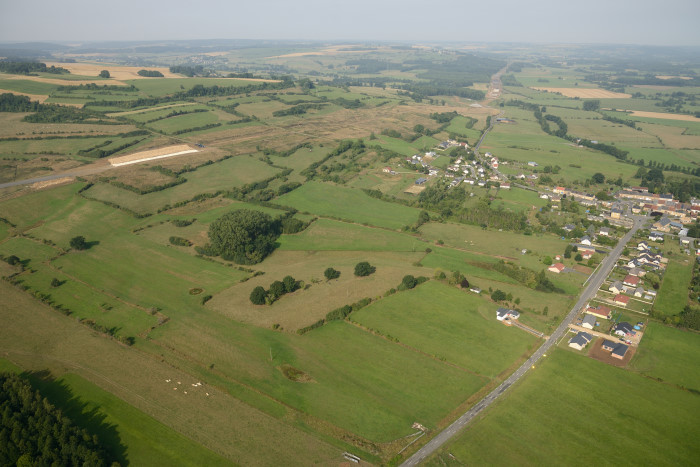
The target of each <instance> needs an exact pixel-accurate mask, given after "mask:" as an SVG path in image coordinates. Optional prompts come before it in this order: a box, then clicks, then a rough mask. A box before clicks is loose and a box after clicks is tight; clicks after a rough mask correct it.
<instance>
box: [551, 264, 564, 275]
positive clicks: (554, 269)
mask: <svg viewBox="0 0 700 467" xmlns="http://www.w3.org/2000/svg"><path fill="white" fill-rule="evenodd" d="M564 268H565V266H564V265H563V264H562V263H554V264H552V265H551V266H550V267H548V268H547V270H548V271H551V272H554V273H556V274H559V273H560V272H562V271H563V270H564Z"/></svg>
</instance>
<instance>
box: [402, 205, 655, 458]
mask: <svg viewBox="0 0 700 467" xmlns="http://www.w3.org/2000/svg"><path fill="white" fill-rule="evenodd" d="M645 220H646V218H645V217H641V216H638V217H635V218H634V227H633V228H632V229H630V231H629V232H627V234H626V235H625V236H624V237H622V239H621V240H620V241H619V242H618V244H617V246H616V247H615V248H614V249H613V250H612V251H611V252H610V254H609V255H608V256H606V257H605V259H603V261H602V262H601V264H600V267H599V268H598V270H597V271H596V272H595V273H594V275H593V276H591V278H590V280H589V281H588V286H587V287H586V288H585V289H584V291H583V293H582V294H581V296H580V297H579V299H578V301H577V302H576V304H575V305H574V307H573V308H572V309H571V311H570V312H569V314H568V315H567V316H566V317H565V318H564V319H563V320H562V322H561V324H560V325H559V327H557V329H556V330H555V331H554V332H553V333H552V335H551V336H550V338H549V339H548V340H546V341H545V342H544V343H543V344H542V345H541V346H540V348H539V349H537V351H536V352H535V353H534V354H533V355H532V356H531V357H530V358H529V359H528V360H527V361H526V362H525V363H523V364H522V366H520V368H518V369H517V370H516V371H515V373H513V374H512V375H510V377H509V378H508V379H507V380H505V381H504V382H503V383H501V384H500V386H498V387H497V388H496V389H494V390H493V391H491V393H489V394H488V395H487V396H486V397H484V398H483V399H482V400H480V401H479V402H478V403H477V404H476V405H475V406H474V407H472V408H471V409H470V410H469V411H467V412H466V413H464V414H463V415H462V416H461V417H459V418H458V419H457V420H456V421H454V422H453V423H452V424H451V425H450V426H448V427H447V428H445V429H444V430H443V431H442V432H440V433H439V434H438V435H437V436H435V437H434V438H433V439H431V440H430V441H429V442H428V443H427V444H426V445H425V446H423V447H422V448H421V449H419V450H418V451H416V453H415V454H413V455H412V456H411V457H409V458H408V459H406V461H405V462H404V463H403V464H401V465H402V467H409V466H415V465H418V464H420V463H421V462H423V461H424V460H425V459H427V458H428V457H429V456H430V455H432V454H433V453H434V452H435V451H437V450H438V449H439V448H440V447H441V446H442V445H444V444H445V443H446V442H448V441H449V440H450V439H451V438H452V437H453V436H455V435H456V434H457V433H459V432H460V431H461V430H462V428H464V427H465V426H466V425H467V424H469V422H471V421H472V420H473V419H474V418H476V416H477V415H479V414H480V413H481V412H482V411H483V410H484V409H485V408H486V407H488V406H489V405H491V404H492V403H493V402H494V401H495V400H496V399H498V398H499V397H500V396H501V395H502V394H503V393H504V392H505V391H506V390H507V389H508V388H509V387H510V386H511V385H512V384H513V383H515V382H516V381H518V380H519V379H520V378H522V377H523V376H524V375H525V373H526V372H527V371H528V370H529V369H531V368H532V367H533V366H534V365H535V363H537V361H538V360H539V359H540V358H542V356H543V355H545V354H546V353H547V351H548V350H549V349H550V347H552V345H555V344H556V342H557V341H559V339H560V338H561V337H562V336H563V335H564V334H565V333H566V332H567V331H568V329H569V324H571V323H572V322H573V321H574V319H575V318H576V315H577V314H578V312H579V310H580V309H581V308H582V307H583V306H584V305H585V304H586V303H587V302H588V301H589V300H590V299H591V298H593V297H594V296H595V294H596V292H597V291H598V288H600V286H601V284H602V283H603V280H605V278H606V277H608V274H609V273H610V271H612V269H613V267H614V266H615V264H616V263H617V259H618V258H619V257H620V255H621V254H622V250H623V249H624V247H625V245H626V244H627V242H629V241H630V239H631V238H632V236H633V235H634V234H635V232H636V231H637V230H638V229H639V228H640V227H641V226H642V225H643V224H644V222H645Z"/></svg>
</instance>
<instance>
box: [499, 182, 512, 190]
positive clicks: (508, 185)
mask: <svg viewBox="0 0 700 467" xmlns="http://www.w3.org/2000/svg"><path fill="white" fill-rule="evenodd" d="M501 188H503V189H504V190H510V183H507V182H503V183H501Z"/></svg>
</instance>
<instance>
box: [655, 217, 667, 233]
mask: <svg viewBox="0 0 700 467" xmlns="http://www.w3.org/2000/svg"><path fill="white" fill-rule="evenodd" d="M651 226H652V227H654V228H655V229H656V230H660V231H661V232H670V231H671V220H670V219H669V218H668V217H662V218H661V219H659V220H658V221H656V222H654V223H653V224H652V225H651Z"/></svg>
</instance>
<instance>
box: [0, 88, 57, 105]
mask: <svg viewBox="0 0 700 467" xmlns="http://www.w3.org/2000/svg"><path fill="white" fill-rule="evenodd" d="M6 93H10V94H15V95H17V96H27V97H28V98H29V99H31V100H33V101H39V103H40V104H43V103H44V101H45V100H46V99H48V98H49V96H48V95H46V94H27V93H26V92H17V91H9V90H7V89H0V94H6Z"/></svg>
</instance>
